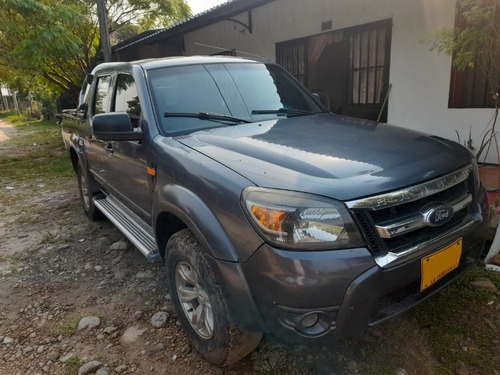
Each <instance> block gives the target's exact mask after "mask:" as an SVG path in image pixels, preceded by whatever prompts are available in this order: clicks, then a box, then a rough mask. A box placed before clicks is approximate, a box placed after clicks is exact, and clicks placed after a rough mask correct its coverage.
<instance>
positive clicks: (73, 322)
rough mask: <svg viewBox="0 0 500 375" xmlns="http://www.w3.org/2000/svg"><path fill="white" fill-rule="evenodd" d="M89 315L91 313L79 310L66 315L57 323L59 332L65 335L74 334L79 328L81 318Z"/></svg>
mask: <svg viewBox="0 0 500 375" xmlns="http://www.w3.org/2000/svg"><path fill="white" fill-rule="evenodd" d="M88 315H89V314H86V313H83V312H79V313H75V314H70V315H67V316H65V317H64V318H63V319H62V320H61V321H60V322H59V324H58V325H57V334H59V335H63V336H71V335H73V334H74V333H75V332H76V330H77V328H78V323H79V322H80V320H82V319H83V318H85V317H86V316H88Z"/></svg>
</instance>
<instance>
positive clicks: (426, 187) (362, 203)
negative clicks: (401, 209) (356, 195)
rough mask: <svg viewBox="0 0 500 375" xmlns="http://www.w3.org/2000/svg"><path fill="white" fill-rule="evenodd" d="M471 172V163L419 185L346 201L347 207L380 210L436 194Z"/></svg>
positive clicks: (455, 183) (458, 181) (464, 178)
mask: <svg viewBox="0 0 500 375" xmlns="http://www.w3.org/2000/svg"><path fill="white" fill-rule="evenodd" d="M471 172H472V165H467V166H466V167H463V168H461V169H459V170H457V171H454V172H452V173H449V174H447V175H445V176H442V177H439V178H436V179H434V180H431V181H427V182H424V183H422V184H419V185H415V186H410V187H408V188H405V189H401V190H397V191H393V192H390V193H385V194H380V195H376V196H373V197H369V198H361V199H356V200H353V201H349V202H346V205H347V207H348V208H349V209H353V210H356V209H369V210H374V211H375V210H382V209H384V208H388V207H394V206H398V205H400V204H404V203H410V202H414V201H417V200H419V199H422V198H425V197H428V196H430V195H434V194H437V193H439V192H441V191H444V190H447V189H449V188H451V187H453V186H455V185H457V184H459V183H460V182H463V181H465V180H466V179H467V178H468V177H469V175H470V173H471Z"/></svg>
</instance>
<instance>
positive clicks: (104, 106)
mask: <svg viewBox="0 0 500 375" xmlns="http://www.w3.org/2000/svg"><path fill="white" fill-rule="evenodd" d="M110 82H111V76H102V77H98V78H97V88H96V95H95V101H94V115H98V114H99V113H106V112H109V100H110V97H109V84H110Z"/></svg>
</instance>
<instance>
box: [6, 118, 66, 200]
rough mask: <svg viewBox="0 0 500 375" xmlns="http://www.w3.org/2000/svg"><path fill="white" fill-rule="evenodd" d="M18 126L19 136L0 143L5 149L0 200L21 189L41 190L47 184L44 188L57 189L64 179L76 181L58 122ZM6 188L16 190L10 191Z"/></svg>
mask: <svg viewBox="0 0 500 375" xmlns="http://www.w3.org/2000/svg"><path fill="white" fill-rule="evenodd" d="M15 126H16V129H17V133H18V134H17V135H16V136H15V137H13V138H12V139H9V140H6V141H3V142H1V143H0V149H4V152H3V154H4V155H3V156H2V157H1V158H0V170H1V171H2V181H1V185H0V188H1V192H0V201H3V200H4V199H11V195H13V194H16V193H17V192H16V190H17V189H19V188H20V187H21V186H22V187H28V188H36V189H37V190H40V189H41V188H40V186H39V185H44V187H43V188H44V189H45V190H46V191H49V190H54V188H57V186H58V185H60V183H61V182H62V180H69V179H74V171H73V169H72V167H71V163H70V161H69V156H68V153H67V151H66V149H65V148H64V144H63V141H62V138H61V132H60V129H59V126H58V125H57V124H56V123H55V122H52V121H35V122H29V123H22V124H17V125H15ZM19 150H22V154H21V153H20V152H19ZM7 187H13V188H14V189H12V190H8V189H7ZM19 190H20V189H19ZM56 190H57V189H56ZM11 193H13V194H11Z"/></svg>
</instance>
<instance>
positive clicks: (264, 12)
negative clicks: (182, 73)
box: [113, 0, 500, 163]
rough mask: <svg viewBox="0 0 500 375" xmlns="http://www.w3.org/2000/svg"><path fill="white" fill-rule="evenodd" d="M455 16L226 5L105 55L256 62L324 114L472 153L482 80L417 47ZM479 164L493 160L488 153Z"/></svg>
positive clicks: (416, 1)
mask: <svg viewBox="0 0 500 375" xmlns="http://www.w3.org/2000/svg"><path fill="white" fill-rule="evenodd" d="M497 13H498V14H496V15H494V17H496V18H495V20H496V22H500V10H498V12H497ZM459 17H460V10H459V8H458V7H457V2H456V0H440V1H436V0H378V1H366V0H313V1H304V0H233V1H229V2H226V3H224V4H223V5H221V6H218V7H215V8H212V9H210V10H208V11H207V12H204V13H202V14H199V15H197V16H195V17H193V18H191V19H188V20H186V21H185V22H182V23H180V24H177V25H175V26H173V27H171V28H167V29H160V30H154V31H148V32H146V33H143V34H141V35H139V36H137V37H134V38H133V39H131V40H127V41H125V42H123V43H121V44H119V45H117V46H115V47H114V48H113V55H114V59H115V60H118V61H130V60H136V59H143V58H151V57H165V56H175V55H215V54H229V55H237V56H242V57H262V58H264V59H269V60H272V61H275V62H277V63H278V64H280V65H282V66H283V67H285V68H286V69H287V70H288V71H289V72H290V73H291V74H293V75H294V76H295V77H296V78H297V79H298V80H299V81H301V82H302V83H303V84H304V85H305V86H306V87H307V88H308V89H309V90H310V91H312V92H316V93H320V94H326V95H328V96H329V98H330V106H331V110H332V112H335V113H339V114H346V115H351V116H357V117H362V118H368V119H373V120H379V121H382V122H388V123H391V124H397V125H399V126H403V127H406V128H410V129H416V130H419V131H423V132H427V133H431V134H436V135H438V136H442V137H445V138H449V139H453V140H457V138H458V137H457V135H458V136H460V137H461V141H462V143H465V141H467V140H469V134H470V138H471V140H472V144H473V146H474V147H475V149H476V151H477V149H479V147H480V144H481V141H482V139H483V137H484V134H485V132H486V131H487V130H488V129H489V128H490V126H491V123H492V119H493V115H494V104H493V100H492V98H491V96H492V92H490V91H491V88H490V87H489V86H488V83H487V80H486V78H485V76H484V75H483V74H481V72H479V71H478V70H477V69H476V70H474V69H470V70H469V71H466V72H458V71H456V70H455V69H453V68H452V60H451V58H450V57H449V56H445V55H439V54H438V53H437V52H433V51H430V48H429V46H428V45H426V44H425V43H423V42H422V40H423V39H425V38H426V37H428V35H429V34H430V33H431V32H432V31H434V30H436V29H438V28H440V27H443V26H445V27H454V26H455V25H456V24H457V23H456V22H457V20H458V19H459ZM498 78H499V83H500V73H499V77H498ZM493 148H494V147H492V150H493ZM486 161H487V162H492V163H497V162H498V158H497V155H496V153H495V152H494V151H491V152H490V154H489V155H488V157H487V159H486Z"/></svg>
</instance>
